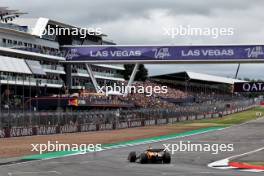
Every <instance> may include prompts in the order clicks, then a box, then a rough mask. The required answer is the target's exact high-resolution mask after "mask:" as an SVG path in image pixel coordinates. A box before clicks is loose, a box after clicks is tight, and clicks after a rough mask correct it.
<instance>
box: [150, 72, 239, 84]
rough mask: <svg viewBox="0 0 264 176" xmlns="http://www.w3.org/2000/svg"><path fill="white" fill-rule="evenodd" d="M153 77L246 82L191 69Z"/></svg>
mask: <svg viewBox="0 0 264 176" xmlns="http://www.w3.org/2000/svg"><path fill="white" fill-rule="evenodd" d="M151 78H154V79H165V80H196V81H203V82H212V83H220V84H234V83H235V82H244V81H243V80H239V79H233V78H227V77H222V76H215V75H209V74H204V73H195V72H190V71H183V72H177V73H170V74H163V75H156V76H152V77H151Z"/></svg>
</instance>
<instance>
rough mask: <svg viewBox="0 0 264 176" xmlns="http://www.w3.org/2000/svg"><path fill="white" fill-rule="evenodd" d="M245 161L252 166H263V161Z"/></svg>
mask: <svg viewBox="0 0 264 176" xmlns="http://www.w3.org/2000/svg"><path fill="white" fill-rule="evenodd" d="M246 163H247V164H250V165H254V166H264V162H246Z"/></svg>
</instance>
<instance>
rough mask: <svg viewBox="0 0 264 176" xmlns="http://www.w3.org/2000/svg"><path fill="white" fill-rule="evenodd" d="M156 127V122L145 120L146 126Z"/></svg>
mask: <svg viewBox="0 0 264 176" xmlns="http://www.w3.org/2000/svg"><path fill="white" fill-rule="evenodd" d="M150 125H155V120H145V126H150Z"/></svg>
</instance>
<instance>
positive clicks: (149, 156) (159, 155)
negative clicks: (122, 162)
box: [128, 148, 171, 164]
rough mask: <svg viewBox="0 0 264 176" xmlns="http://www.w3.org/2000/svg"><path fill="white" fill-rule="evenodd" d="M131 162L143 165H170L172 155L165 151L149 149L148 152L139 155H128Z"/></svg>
mask: <svg viewBox="0 0 264 176" xmlns="http://www.w3.org/2000/svg"><path fill="white" fill-rule="evenodd" d="M128 161H129V162H137V161H139V162H140V163H141V164H146V163H163V164H169V163H170V162H171V155H170V153H168V152H166V151H164V149H151V148H150V149H147V150H146V151H144V152H142V153H139V154H137V153H136V152H134V151H133V152H130V153H129V155H128Z"/></svg>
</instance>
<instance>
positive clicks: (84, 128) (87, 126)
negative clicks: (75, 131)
mask: <svg viewBox="0 0 264 176" xmlns="http://www.w3.org/2000/svg"><path fill="white" fill-rule="evenodd" d="M86 131H96V125H95V124H83V125H81V132H86Z"/></svg>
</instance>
